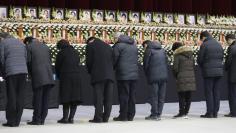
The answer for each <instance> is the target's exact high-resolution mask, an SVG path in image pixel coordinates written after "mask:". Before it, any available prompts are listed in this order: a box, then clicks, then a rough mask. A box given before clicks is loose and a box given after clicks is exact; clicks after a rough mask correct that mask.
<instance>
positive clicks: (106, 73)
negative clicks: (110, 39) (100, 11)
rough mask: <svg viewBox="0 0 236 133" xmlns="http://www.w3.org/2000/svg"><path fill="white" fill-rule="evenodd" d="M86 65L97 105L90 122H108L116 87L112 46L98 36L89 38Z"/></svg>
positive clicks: (95, 104)
mask: <svg viewBox="0 0 236 133" xmlns="http://www.w3.org/2000/svg"><path fill="white" fill-rule="evenodd" d="M86 66H87V69H88V73H89V74H90V75H91V84H92V86H93V88H94V106H95V115H94V118H93V119H92V120H89V122H92V123H101V122H108V120H109V117H110V113H111V109H112V98H113V88H114V70H113V58H112V48H111V47H110V46H109V45H108V44H106V43H105V42H103V41H102V40H100V39H98V38H95V37H91V38H89V39H88V40H87V46H86ZM103 108H104V110H103Z"/></svg>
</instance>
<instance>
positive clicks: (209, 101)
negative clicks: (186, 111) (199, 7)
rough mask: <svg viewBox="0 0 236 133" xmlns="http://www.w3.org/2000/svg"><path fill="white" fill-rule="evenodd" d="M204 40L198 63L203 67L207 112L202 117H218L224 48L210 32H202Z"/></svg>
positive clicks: (201, 35)
mask: <svg viewBox="0 0 236 133" xmlns="http://www.w3.org/2000/svg"><path fill="white" fill-rule="evenodd" d="M200 39H201V41H203V43H202V45H201V47H200V51H199V53H198V59H197V62H198V65H199V66H200V68H201V69H202V74H203V77H204V87H205V96H206V105H207V112H206V114H205V115H201V117H202V118H217V116H218V111H219V107H220V88H221V79H222V76H223V74H224V72H223V71H224V66H223V59H224V50H223V48H222V46H221V44H220V43H219V42H217V41H216V40H215V39H214V38H213V37H212V36H211V35H210V33H209V32H207V31H204V32H202V33H201V34H200Z"/></svg>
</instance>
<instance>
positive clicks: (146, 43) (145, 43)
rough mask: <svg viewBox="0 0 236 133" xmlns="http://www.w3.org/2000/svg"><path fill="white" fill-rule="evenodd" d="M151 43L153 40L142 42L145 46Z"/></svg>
mask: <svg viewBox="0 0 236 133" xmlns="http://www.w3.org/2000/svg"><path fill="white" fill-rule="evenodd" d="M151 43H152V41H150V40H146V41H144V42H143V43H142V46H143V47H146V46H147V45H149V44H151Z"/></svg>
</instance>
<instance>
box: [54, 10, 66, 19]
mask: <svg viewBox="0 0 236 133" xmlns="http://www.w3.org/2000/svg"><path fill="white" fill-rule="evenodd" d="M52 17H53V18H54V19H64V10H63V9H61V8H57V9H55V11H54V13H53V14H52Z"/></svg>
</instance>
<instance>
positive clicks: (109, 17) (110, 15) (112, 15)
mask: <svg viewBox="0 0 236 133" xmlns="http://www.w3.org/2000/svg"><path fill="white" fill-rule="evenodd" d="M105 19H106V21H108V22H115V21H116V12H115V11H106V12H105Z"/></svg>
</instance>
